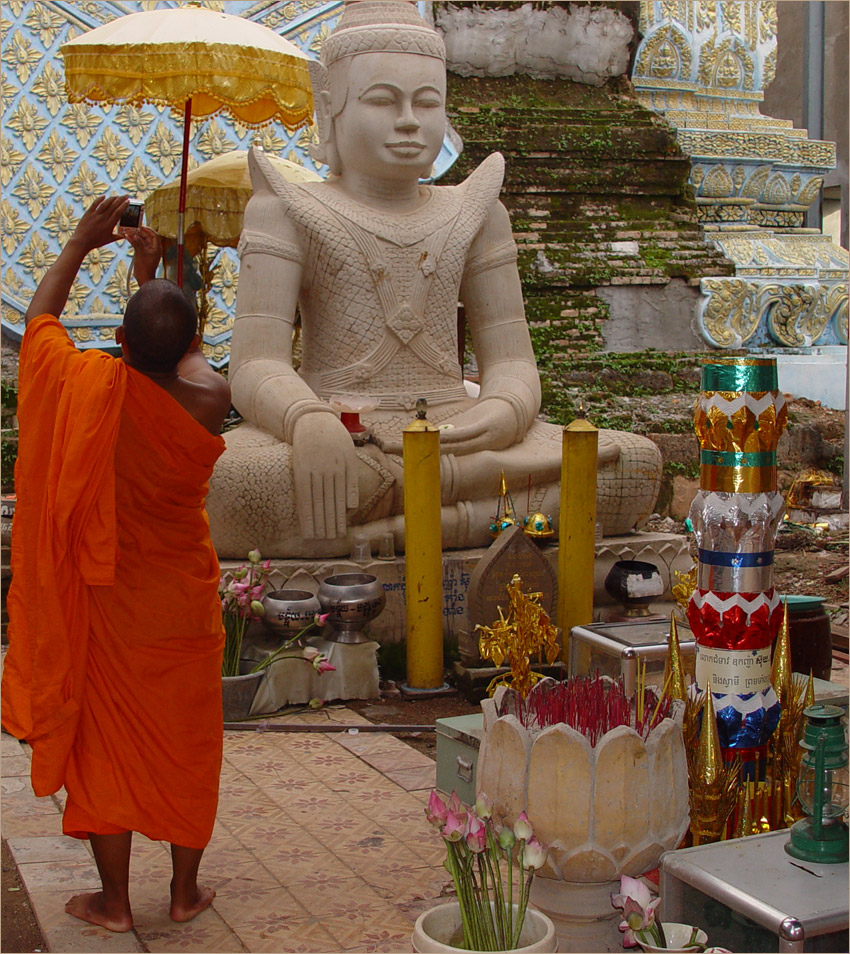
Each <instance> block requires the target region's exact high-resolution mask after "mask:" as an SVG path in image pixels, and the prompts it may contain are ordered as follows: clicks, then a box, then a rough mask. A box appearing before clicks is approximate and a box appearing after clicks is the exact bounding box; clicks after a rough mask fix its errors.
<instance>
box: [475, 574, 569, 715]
mask: <svg viewBox="0 0 850 954" xmlns="http://www.w3.org/2000/svg"><path fill="white" fill-rule="evenodd" d="M506 589H507V591H508V599H509V606H508V615H507V616H505V615H504V613H503V611H502V607H501V606H500V607H499V619H497V620H496V621H495V622H494V623H493V625H492V626H482V625H481V624H480V623H479V625H478V626H476V627H475V628H476V629H478V630H481V635H480V636H479V637H478V648H479V651H480V653H481V655H482V657H483V658H484V659H490V660H492V661H493V663H494V665H496V666H501V665H502V663H503V662H504V661H505V660H506V659H507V661H508V665H509V666H510V668H511V671H510V672H509V673H505V674H504V675H501V676H496V677H495V678H494V679H493V680H491V682H490V684H489V685H488V686H487V692H488V693H489V694H490V695H491V696H492V695H493V693H494V692H495V691H496V687H497V686H510V687H511V688H512V689H516V691H517V692H518V693H519V694H520V696H521V697H522V698H523V699H524V698H525V697H526V696H527V695H528V692H529V690H530V689H531V687H532V686H533V685H534V684H535V683H536V682H539V681H540V680H541V679H542V678H543V676H542V675H541V674H540V673H539V672H533V671H532V670H531V665H530V659H531V656H532V655H536V656H537V658H538V660H539V661H541V662H542V660H543V658H544V657H545V659H546V662H547V663H549V665H551V664H552V663H553V662H554V661H555V659H556V658H557V657H558V655H559V653H560V647H559V646H558V630H557V627H555V626H553V624H552V621H551V620H550V619H549V614H548V613H547V612H546V610H545V609H543V607H542V606H541V605H540V599H541V597H542V596H543V594H542V593H523V591H522V580H521V579H520V577H519V576H518V575H517V574H514V577H513V579H512V580H511V582H510V583H508V585H507V587H506Z"/></svg>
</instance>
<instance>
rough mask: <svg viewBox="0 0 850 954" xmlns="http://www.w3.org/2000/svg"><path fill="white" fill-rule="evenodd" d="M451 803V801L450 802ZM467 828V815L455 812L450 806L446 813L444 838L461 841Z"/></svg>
mask: <svg viewBox="0 0 850 954" xmlns="http://www.w3.org/2000/svg"><path fill="white" fill-rule="evenodd" d="M449 804H450V805H451V802H449ZM465 828H466V815H465V813H464V815H463V816H461V815H457V814H455V813H454V812H453V811H452V810H451V808H449V810H448V812H447V813H446V823H445V825H443V832H442V834H443V838H445V839H446V841H460V840H461V838H463V836H464V829H465Z"/></svg>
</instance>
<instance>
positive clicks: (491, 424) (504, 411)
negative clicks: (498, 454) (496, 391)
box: [440, 398, 517, 454]
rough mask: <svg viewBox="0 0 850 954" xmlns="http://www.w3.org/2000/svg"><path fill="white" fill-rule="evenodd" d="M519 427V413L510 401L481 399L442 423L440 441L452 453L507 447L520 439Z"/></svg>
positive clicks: (470, 452)
mask: <svg viewBox="0 0 850 954" xmlns="http://www.w3.org/2000/svg"><path fill="white" fill-rule="evenodd" d="M446 425H449V426H446ZM516 430H517V422H516V415H515V414H514V410H513V408H512V407H511V406H510V405H509V404H507V403H506V402H505V401H501V400H498V399H496V398H491V399H489V400H488V399H487V398H481V399H480V400H479V401H478V403H477V404H476V405H475V406H474V407H471V408H469V410H468V411H464V412H463V413H461V414H458V415H456V416H455V417H452V418H449V420H448V421H446V422H445V423H444V424H443V425H442V426H441V428H440V444H441V445H442V447H444V448H445V449H446V450H447V451H450V452H451V453H452V454H474V453H477V452H478V451H482V450H504V449H505V448H506V447H510V446H511V445H512V444H513V443H514V442H515V441H516Z"/></svg>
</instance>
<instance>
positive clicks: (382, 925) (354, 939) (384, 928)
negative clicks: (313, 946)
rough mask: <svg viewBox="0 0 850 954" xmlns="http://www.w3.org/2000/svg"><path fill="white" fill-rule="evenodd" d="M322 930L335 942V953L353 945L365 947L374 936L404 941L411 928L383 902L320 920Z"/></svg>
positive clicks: (391, 907)
mask: <svg viewBox="0 0 850 954" xmlns="http://www.w3.org/2000/svg"><path fill="white" fill-rule="evenodd" d="M322 927H323V928H324V929H325V930H326V931H327V932H328V934H330V935H331V936H332V937H333V938H334V940H335V941H336V942H337V945H338V946H337V948H336V949H337V950H340V949H345V948H350V947H352V946H355V945H356V946H367V945H368V944H369V942H370V940H372V941H375V940H378V938H376V937H375V936H374V935H375V934H376V933H379V932H380V933H384V932H385V933H386V935H387V936H388V937H394V938H397V939H399V940H407V939H409V937H410V932H411V925H410V924H409V923H408V922H407V920H406V919H405V918H404V917H402V916H401V915H400V914H399V912H398V911H397V910H396V909H395V908H394V907H393V906H392V905H389V904H387V903H386V902H384V904H382V905H380V906H376V907H373V908H370V909H368V910H365V909H363V910H353V909H352V910H349V911H347V912H346V913H345V914H342V915H337V916H333V917H325V918H323V919H322Z"/></svg>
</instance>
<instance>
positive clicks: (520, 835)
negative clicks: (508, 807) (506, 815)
mask: <svg viewBox="0 0 850 954" xmlns="http://www.w3.org/2000/svg"><path fill="white" fill-rule="evenodd" d="M533 834H534V829H533V828H532V827H531V822H530V821H529V820H528V815H526V814H525V812H520V815H519V818H517V820H516V821H515V822H514V835H516V839H517V841H528V839H529V838H531V836H532V835H533Z"/></svg>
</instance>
